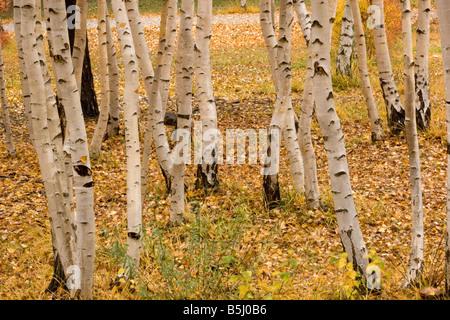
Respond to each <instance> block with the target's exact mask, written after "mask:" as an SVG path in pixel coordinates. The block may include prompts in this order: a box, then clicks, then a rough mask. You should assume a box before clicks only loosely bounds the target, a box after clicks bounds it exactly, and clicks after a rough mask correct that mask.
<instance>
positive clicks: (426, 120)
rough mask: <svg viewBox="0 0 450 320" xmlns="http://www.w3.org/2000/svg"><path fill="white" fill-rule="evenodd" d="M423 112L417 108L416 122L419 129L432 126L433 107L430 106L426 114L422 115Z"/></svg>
mask: <svg viewBox="0 0 450 320" xmlns="http://www.w3.org/2000/svg"><path fill="white" fill-rule="evenodd" d="M422 114H423V113H422V112H420V111H419V110H416V124H417V129H419V130H422V131H424V130H427V129H428V128H429V127H430V122H431V108H430V107H429V108H428V109H427V110H426V111H425V114H424V116H422Z"/></svg>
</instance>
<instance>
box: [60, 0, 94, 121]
mask: <svg viewBox="0 0 450 320" xmlns="http://www.w3.org/2000/svg"><path fill="white" fill-rule="evenodd" d="M76 3H77V1H76V0H65V5H66V8H68V7H69V6H71V5H76ZM71 14H73V13H70V12H69V11H68V12H67V17H68V18H69V17H70V15H71ZM75 33H76V29H69V39H70V50H71V51H70V54H71V55H73V49H74V43H75ZM85 40H86V41H85V43H84V54H83V55H81V52H78V60H80V59H81V57H83V65H82V73H81V91H80V92H81V94H80V96H81V100H80V101H81V106H82V108H83V115H84V117H85V118H86V119H88V118H97V117H98V115H99V109H98V103H97V96H96V94H95V88H94V77H93V75H92V69H91V59H90V55H89V41H88V38H87V36H86V37H85ZM80 50H81V49H80ZM74 70H79V68H77V69H74ZM77 86H78V83H77Z"/></svg>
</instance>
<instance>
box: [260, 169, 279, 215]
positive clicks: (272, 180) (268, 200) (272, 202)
mask: <svg viewBox="0 0 450 320" xmlns="http://www.w3.org/2000/svg"><path fill="white" fill-rule="evenodd" d="M263 200H264V206H265V207H266V208H267V209H269V210H271V209H274V208H276V207H277V206H278V205H279V204H280V202H281V194H280V184H279V183H278V174H272V175H265V176H264V177H263Z"/></svg>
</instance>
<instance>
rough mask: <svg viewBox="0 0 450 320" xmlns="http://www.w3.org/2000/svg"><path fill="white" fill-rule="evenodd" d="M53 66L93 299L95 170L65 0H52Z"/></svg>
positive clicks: (85, 285) (84, 272)
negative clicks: (89, 146) (65, 129)
mask: <svg viewBox="0 0 450 320" xmlns="http://www.w3.org/2000/svg"><path fill="white" fill-rule="evenodd" d="M48 7H49V8H51V9H50V10H49V18H50V23H51V31H52V32H51V36H52V39H51V43H52V49H53V50H52V51H53V68H54V73H55V74H57V78H58V81H57V83H56V87H57V91H58V97H59V99H60V104H61V105H62V106H63V107H64V112H65V115H66V117H67V118H68V119H70V121H67V131H68V133H69V139H70V142H71V159H72V169H73V172H74V174H73V181H74V187H75V198H76V212H77V217H76V218H77V234H78V239H77V254H78V255H79V268H80V272H81V277H80V278H81V281H80V282H81V297H82V298H85V299H92V286H93V280H94V259H95V216H94V192H93V180H92V170H91V166H90V159H89V149H88V143H87V137H86V130H85V123H84V119H83V112H82V109H81V103H80V94H79V91H78V87H77V83H76V79H75V75H74V73H73V71H74V69H73V65H72V58H71V56H70V50H68V48H70V45H69V37H68V32H67V22H66V19H67V17H66V7H65V2H64V1H63V0H49V5H48Z"/></svg>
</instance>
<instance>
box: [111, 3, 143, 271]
mask: <svg viewBox="0 0 450 320" xmlns="http://www.w3.org/2000/svg"><path fill="white" fill-rule="evenodd" d="M112 8H113V12H114V18H115V20H116V26H117V32H118V36H119V42H120V49H121V52H122V63H123V65H124V69H125V89H124V98H123V102H124V107H123V108H124V124H125V147H126V155H127V221H128V227H127V229H128V237H127V245H128V247H127V255H128V256H129V257H130V258H131V259H132V261H130V264H127V263H126V265H125V267H126V268H125V272H126V273H125V277H127V278H128V277H133V276H134V274H135V272H137V269H138V268H139V262H140V255H141V236H142V200H141V158H140V144H139V123H138V120H139V119H138V109H139V94H138V89H139V69H138V57H137V54H139V53H142V52H143V51H141V50H140V49H136V50H135V48H138V47H139V46H140V45H139V44H138V45H136V46H135V45H134V41H133V33H134V31H135V30H133V28H135V27H136V26H138V25H140V18H139V11H137V12H134V16H133V15H131V13H132V12H131V11H132V10H130V9H129V10H128V13H129V14H130V15H127V9H126V7H125V1H124V0H113V1H112ZM134 9H136V8H135V7H134ZM129 19H130V21H129ZM130 22H131V23H130ZM142 35H143V34H142ZM144 77H145V76H144Z"/></svg>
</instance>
